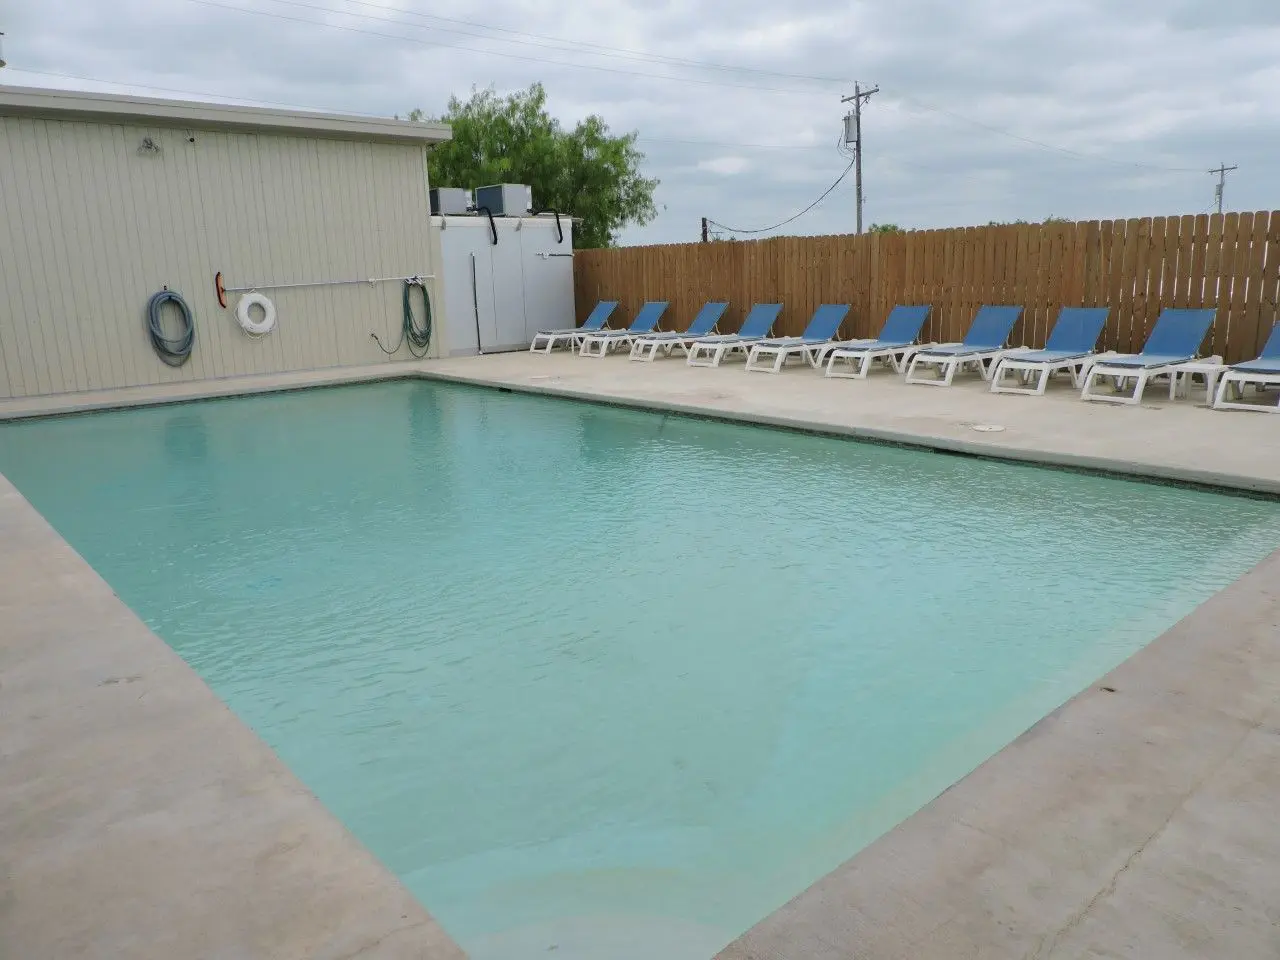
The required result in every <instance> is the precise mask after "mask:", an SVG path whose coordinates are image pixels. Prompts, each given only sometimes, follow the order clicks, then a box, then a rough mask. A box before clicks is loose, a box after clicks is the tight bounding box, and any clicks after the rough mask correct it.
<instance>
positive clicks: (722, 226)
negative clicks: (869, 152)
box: [707, 162, 853, 233]
mask: <svg viewBox="0 0 1280 960" xmlns="http://www.w3.org/2000/svg"><path fill="white" fill-rule="evenodd" d="M852 169H853V163H852V162H850V164H849V165H848V166H847V167H845V168H844V172H843V173H841V174H840V176H838V177H836V182H835V183H833V184H831V186H829V187H827V189H825V190H823V191H822V194H821V195H820V196H819V197H818V199H817V200H815V201H813V203H811V204H809V205H808V206H807V207H805V208H804V209H803V210H801V211H800V212H799V213H797V214H795V215H794V216H790V217H787V219H785V220H783V221H782V222H780V223H775V224H774V225H773V226H771V227H761V228H760V229H758V230H739V229H737V228H735V227H731V226H729V225H727V224H724V223H721V222H720V221H719V220H712V219H711V218H709V217H708V218H707V223H709V224H712V225H714V226H717V227H719V228H720V229H721V230H727V231H728V232H729V233H768V232H769V231H770V230H777V229H778V228H779V227H785V226H786V225H787V224H788V223H791V221H793V220H799V219H800V218H801V217H803V216H804V215H805V214H806V213H808V212H809V211H810V210H812V209H813V208H814V207H816V206H817V205H818V204H820V203H821V202H822V201H823V200H825V199H827V197H829V196H830V195H831V191H832V190H834V189H835V188H836V187H838V186H840V182H841V181H842V180H844V178H845V177H847V176H848V175H849V171H850V170H852Z"/></svg>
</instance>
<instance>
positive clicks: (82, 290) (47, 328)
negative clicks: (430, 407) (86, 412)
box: [0, 116, 444, 398]
mask: <svg viewBox="0 0 1280 960" xmlns="http://www.w3.org/2000/svg"><path fill="white" fill-rule="evenodd" d="M146 138H150V139H151V140H152V141H153V142H154V143H155V144H157V145H158V146H159V148H160V149H159V151H158V152H157V151H150V150H146V149H144V148H142V144H143V141H144V140H145V139H146ZM426 149H427V147H426V145H425V144H422V143H413V142H406V143H387V142H377V141H372V140H358V139H351V140H343V139H322V138H314V137H309V136H307V135H306V134H305V133H300V134H297V135H293V134H276V133H262V132H240V131H231V130H216V131H215V130H199V129H190V130H188V129H183V128H181V127H175V126H157V127H149V126H144V125H141V124H136V125H135V124H129V123H113V122H98V121H88V122H84V121H76V120H67V119H56V120H54V119H38V118H32V117H24V116H0V398H15V397H28V396H37V395H47V394H59V393H70V392H79V391H89V390H103V389H108V388H114V387H125V386H136V385H142V384H156V383H163V382H169V381H189V380H200V379H207V378H215V377H230V376H237V375H245V374H265V373H276V372H284V371H291V370H310V369H319V368H325V367H340V366H353V365H362V364H372V363H379V362H382V361H387V360H405V359H409V354H408V351H407V350H406V349H404V348H402V349H401V350H400V351H399V353H397V354H396V355H395V356H394V357H390V358H388V357H386V356H385V355H384V354H383V353H382V352H381V351H380V350H379V348H378V346H377V344H376V343H375V342H374V341H373V339H372V338H371V337H370V333H371V332H374V331H376V332H377V333H378V334H379V335H380V336H382V337H383V338H384V341H387V342H388V343H389V344H390V343H394V341H395V339H396V338H397V336H398V333H399V328H400V321H401V285H400V284H399V283H384V284H379V285H377V286H370V285H369V284H360V285H348V286H322V287H314V288H309V289H300V290H264V293H266V294H267V296H269V297H271V299H272V301H273V302H274V303H275V305H276V308H277V312H278V317H279V320H278V324H277V327H276V329H275V331H274V332H273V333H271V334H270V335H269V336H267V337H264V338H263V339H261V340H257V341H253V340H250V339H249V338H248V337H246V336H245V335H244V333H243V332H242V331H241V330H240V327H239V326H238V324H237V323H236V321H235V316H234V307H235V301H236V297H237V296H238V295H237V294H229V295H228V308H227V309H226V310H223V309H221V308H220V307H219V306H218V303H217V298H216V296H215V292H214V281H213V278H214V274H215V273H216V272H217V271H219V270H220V271H222V273H223V276H224V278H225V283H226V285H227V286H245V285H249V284H251V283H264V284H265V283H287V282H298V281H312V280H340V279H356V278H368V277H390V276H405V275H410V274H421V275H424V276H425V275H430V274H437V273H439V271H438V270H437V268H436V267H437V264H438V262H439V239H438V237H437V236H435V230H434V229H433V227H432V225H431V217H430V206H429V203H428V196H427V174H426ZM428 282H429V283H431V282H432V281H428ZM435 282H436V283H438V282H439V281H435ZM165 286H168V287H169V289H171V290H176V291H178V292H179V293H181V294H182V295H183V297H184V298H185V299H186V301H187V302H188V304H190V306H191V308H192V310H193V312H194V314H195V324H196V343H195V349H194V351H193V353H192V356H191V358H190V359H189V360H188V361H187V363H186V364H185V365H184V366H182V367H178V368H173V367H169V366H166V365H165V364H164V363H162V362H161V360H160V359H159V357H157V356H156V355H155V353H154V351H153V350H152V347H151V344H150V341H149V339H148V337H147V334H146V329H145V308H146V303H147V300H148V298H149V297H150V296H151V294H152V293H154V292H155V291H157V290H160V289H161V288H162V287H165ZM438 292H439V288H438V287H436V288H434V289H433V293H438ZM433 299H434V304H435V307H436V327H437V330H439V329H442V328H443V316H442V313H443V303H444V301H443V297H441V296H435V297H434V298H433ZM416 303H417V300H416V296H415V305H416ZM167 309H168V308H167ZM387 338H390V340H389V341H388V340H387ZM431 352H432V354H433V355H434V354H437V353H438V352H439V337H438V336H437V337H436V338H435V341H434V342H433V345H432V351H431Z"/></svg>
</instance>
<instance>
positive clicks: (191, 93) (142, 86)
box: [12, 67, 387, 120]
mask: <svg viewBox="0 0 1280 960" xmlns="http://www.w3.org/2000/svg"><path fill="white" fill-rule="evenodd" d="M12 72H13V73H30V74H32V75H34V76H37V77H58V78H60V79H62V80H79V81H80V82H81V83H102V84H106V85H107V86H109V87H133V88H134V89H135V90H154V91H158V92H159V93H180V94H182V95H183V96H187V97H207V98H209V99H210V100H238V101H240V102H241V103H252V104H256V105H258V106H262V107H283V108H284V109H287V110H309V111H311V112H313V113H344V114H347V115H348V116H353V117H369V118H371V119H379V120H385V119H387V117H386V115H385V114H381V113H368V112H362V111H359V110H338V109H336V108H334V107H315V106H307V105H305V104H301V103H285V102H283V101H280V100H255V99H254V98H253V97H241V96H237V95H235V94H230V93H208V92H207V91H201V90H182V89H178V88H176V87H157V86H155V85H154V84H150V83H135V82H134V81H132V80H104V79H103V78H102V77H82V76H78V75H76V74H74V73H54V72H53V71H51V70H28V69H27V68H26V67H21V68H19V69H16V70H13V71H12Z"/></svg>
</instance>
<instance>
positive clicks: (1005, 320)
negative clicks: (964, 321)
mask: <svg viewBox="0 0 1280 960" xmlns="http://www.w3.org/2000/svg"><path fill="white" fill-rule="evenodd" d="M1021 315H1022V308H1021V307H992V306H985V307H980V308H979V309H978V315H977V316H976V317H974V318H973V323H971V324H970V325H969V332H968V333H966V334H965V335H964V345H965V346H966V347H969V348H971V349H974V348H976V349H988V350H998V349H999V348H1000V347H1003V346H1004V345H1005V341H1007V340H1008V339H1009V334H1011V333H1013V325H1014V324H1015V323H1017V322H1018V317H1020V316H1021Z"/></svg>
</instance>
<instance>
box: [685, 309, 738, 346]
mask: <svg viewBox="0 0 1280 960" xmlns="http://www.w3.org/2000/svg"><path fill="white" fill-rule="evenodd" d="M728 309H729V304H728V303H725V302H724V301H712V302H711V303H705V304H703V305H702V309H701V310H699V311H698V315H697V316H696V317H694V318H693V323H691V324H689V329H688V330H686V331H685V334H686V335H687V336H690V337H705V336H706V335H707V334H708V333H710V332H711V331H712V330H714V329H715V328H716V324H717V323H719V322H720V318H721V317H723V316H724V312H725V311H726V310H728Z"/></svg>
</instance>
